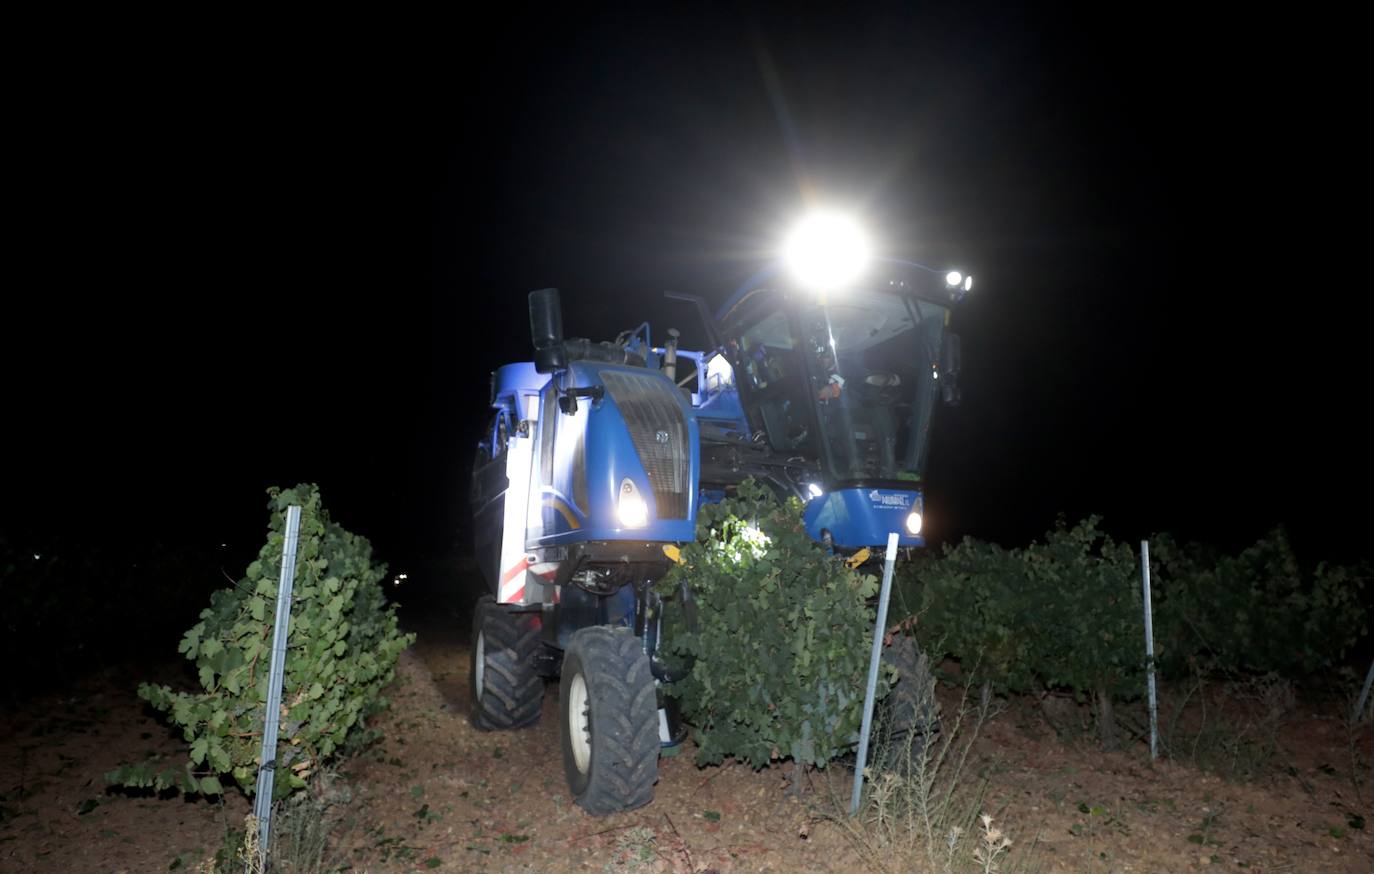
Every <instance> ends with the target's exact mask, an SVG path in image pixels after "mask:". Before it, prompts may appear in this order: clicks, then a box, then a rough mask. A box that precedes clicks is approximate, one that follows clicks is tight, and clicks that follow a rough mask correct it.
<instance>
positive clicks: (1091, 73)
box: [3, 6, 1374, 570]
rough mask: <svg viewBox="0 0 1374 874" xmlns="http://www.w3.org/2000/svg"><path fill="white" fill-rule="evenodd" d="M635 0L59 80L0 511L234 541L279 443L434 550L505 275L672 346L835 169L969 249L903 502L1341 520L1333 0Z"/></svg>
mask: <svg viewBox="0 0 1374 874" xmlns="http://www.w3.org/2000/svg"><path fill="white" fill-rule="evenodd" d="M649 8H650V7H648V6H641V7H637V9H636V11H635V12H634V13H633V14H630V13H626V14H619V15H611V14H607V15H605V16H604V17H596V16H594V15H592V14H591V13H585V12H574V11H571V10H569V9H565V11H563V12H561V13H558V14H556V15H555V14H550V13H544V12H535V11H533V10H528V11H524V12H521V13H518V14H517V13H513V14H512V16H511V18H510V19H509V20H507V21H505V22H499V23H493V24H489V25H484V26H482V27H481V28H479V27H477V26H476V24H475V23H469V24H468V25H467V26H465V27H461V28H455V29H453V30H451V31H449V30H442V29H441V30H437V31H430V32H427V33H426V35H425V39H424V40H423V41H419V40H416V41H414V42H413V43H412V42H410V41H408V40H406V39H403V38H401V37H400V36H398V35H396V34H391V35H390V36H388V37H386V38H385V39H383V38H382V37H381V36H379V35H375V34H372V33H370V32H369V31H368V29H366V28H357V27H356V26H355V27H351V28H348V32H347V34H346V35H343V34H335V33H333V32H332V31H325V30H319V29H312V28H309V27H307V28H303V29H302V30H300V31H299V32H293V33H292V34H291V35H281V36H277V37H261V36H260V35H255V34H244V35H243V39H242V40H228V41H227V43H226V44H225V45H219V44H216V45H214V46H204V45H201V44H199V43H197V42H196V41H194V40H193V41H191V42H190V43H189V44H186V45H184V46H182V47H181V48H178V49H174V50H173V49H168V50H166V51H165V52H164V51H162V50H161V49H159V51H156V52H153V51H148V52H132V51H131V52H122V51H119V50H112V51H111V53H110V63H109V64H107V65H103V66H102V65H96V66H97V67H100V69H95V68H91V69H88V70H86V71H85V72H83V73H81V74H71V76H72V78H71V79H69V80H63V82H62V84H61V85H60V87H59V89H58V92H59V94H60V97H59V98H54V99H53V100H52V102H50V103H45V102H43V101H41V100H40V101H38V102H37V103H36V104H35V109H36V110H37V114H38V116H39V117H40V118H42V119H46V120H48V121H50V122H51V124H49V125H47V126H45V125H44V124H41V123H39V124H35V125H34V126H33V127H32V130H30V132H29V133H28V134H26V135H29V136H32V138H33V142H34V144H35V145H34V152H35V153H39V152H41V153H44V154H43V156H42V157H43V161H42V162H41V164H40V163H37V162H35V163H33V164H31V165H25V166H26V167H28V169H27V170H24V171H22V172H25V173H27V174H28V178H27V179H26V180H25V184H26V185H28V186H32V190H33V192H34V196H33V201H32V203H33V206H32V210H31V212H30V214H29V218H28V220H27V221H26V222H25V224H26V229H25V231H24V234H23V236H22V237H20V238H19V241H20V242H21V244H22V246H21V248H27V249H29V250H30V251H31V252H33V253H35V254H36V255H37V258H36V264H37V266H36V269H32V270H30V269H24V270H20V269H19V267H18V266H17V265H14V267H13V272H12V273H11V276H10V282H9V283H8V292H9V293H8V294H7V295H6V297H7V298H8V299H9V300H8V303H7V309H9V311H10V317H9V318H6V319H5V322H6V324H5V325H4V333H5V335H6V344H5V345H6V352H5V355H6V359H7V364H6V370H7V374H8V378H7V380H6V383H7V387H8V389H9V392H10V398H11V403H10V404H7V405H6V408H7V411H8V417H7V418H8V419H9V421H8V423H7V424H8V427H7V428H6V431H8V432H9V433H11V435H14V437H15V439H13V442H11V443H10V448H9V449H7V450H6V455H7V460H8V463H7V464H6V465H5V467H6V474H5V476H6V480H7V481H8V485H7V487H6V488H5V501H4V518H3V524H4V526H5V531H6V532H7V533H11V534H16V535H23V534H28V533H33V532H51V531H60V532H62V533H63V534H64V535H65V536H68V537H71V538H75V539H81V538H97V539H98V538H130V537H132V538H138V539H144V540H154V539H157V540H163V541H167V542H185V543H197V544H200V543H218V542H231V543H233V544H235V545H236V546H237V547H238V548H240V549H242V548H245V547H246V549H247V550H248V551H249V552H250V553H251V552H252V551H254V550H256V548H257V546H258V545H259V544H260V542H261V536H262V529H263V526H264V525H265V522H266V512H265V497H264V495H263V490H264V489H265V488H266V487H267V486H268V485H271V484H282V485H290V484H293V483H295V482H298V481H314V482H318V483H319V484H320V485H321V487H322V489H323V491H324V498H325V503H326V506H328V507H330V508H331V509H332V512H333V514H334V516H335V518H336V519H338V520H339V521H341V522H343V523H344V524H345V525H346V526H348V527H350V528H352V529H354V530H356V531H358V532H360V533H363V534H366V535H368V536H369V537H371V538H372V539H373V541H374V543H376V545H377V547H378V549H379V550H380V552H381V553H382V555H383V556H384V557H385V558H387V559H388V560H390V561H391V562H392V565H393V568H395V569H397V570H404V569H405V568H406V567H407V566H408V565H414V564H417V563H419V562H422V561H433V560H440V559H445V558H446V557H452V556H454V555H455V554H457V553H461V552H462V551H464V550H466V549H467V548H468V544H469V543H470V540H471V532H470V529H469V528H468V521H467V516H466V499H467V495H466V492H467V478H468V474H469V468H470V463H471V458H472V454H473V452H472V450H473V444H474V443H475V440H476V434H477V431H478V429H479V427H480V425H481V424H482V422H483V420H484V419H485V413H484V411H483V406H484V404H485V401H486V396H487V380H488V375H489V373H490V371H491V370H492V369H494V368H495V367H497V366H499V365H501V364H503V363H507V362H510V361H515V360H521V359H526V358H528V350H529V334H528V320H527V314H526V309H525V307H526V303H525V300H526V299H525V295H526V293H527V292H528V291H530V290H532V289H535V288H541V287H545V286H557V287H559V288H560V289H561V290H562V294H563V304H564V316H565V325H566V328H567V333H568V335H569V336H588V337H591V338H593V339H611V338H613V337H614V336H615V334H616V333H618V332H619V331H620V330H622V329H625V328H630V327H633V326H634V325H637V324H638V323H639V322H641V321H643V320H645V319H648V320H650V321H651V322H652V323H653V326H654V330H655V335H656V336H662V332H663V330H664V329H665V328H666V327H668V326H669V325H670V324H672V325H676V326H677V327H679V328H682V329H683V331H684V334H685V336H686V340H687V341H688V343H689V344H690V343H692V342H699V338H700V333H699V330H698V328H697V323H696V319H695V316H694V315H693V314H692V312H691V311H690V310H689V309H687V308H683V307H681V306H680V305H675V304H666V303H664V302H663V300H662V292H663V290H665V289H674V290H677V291H683V292H691V293H696V294H701V295H704V296H705V297H706V298H707V299H708V300H710V301H711V302H712V303H713V304H719V303H720V302H722V301H724V299H725V298H726V297H727V296H728V295H729V293H730V292H731V291H732V290H733V289H734V288H735V286H736V285H737V284H738V283H739V282H741V281H742V280H743V279H744V278H745V277H747V276H748V275H749V274H750V273H752V272H753V271H754V269H755V268H756V267H757V266H759V264H760V263H761V261H762V260H764V259H766V258H767V257H768V256H769V254H770V252H771V250H772V249H773V247H774V246H775V245H776V244H777V241H778V238H779V236H780V234H781V233H782V232H783V230H784V229H785V227H786V225H787V224H788V221H789V219H790V218H791V217H792V216H795V215H796V214H798V213H799V212H800V211H801V210H802V209H803V208H805V207H806V206H807V205H808V204H829V205H838V206H842V207H848V208H851V209H853V210H854V211H856V212H857V213H859V214H860V215H862V217H863V218H864V221H865V223H866V224H867V226H868V227H869V228H870V229H872V231H873V233H874V235H875V236H876V237H877V239H878V240H879V245H880V248H881V249H882V250H883V251H885V252H887V253H889V254H893V255H903V256H908V257H912V258H914V259H915V260H918V261H922V262H924V263H928V264H931V265H934V266H954V267H960V268H963V269H966V270H968V271H971V272H972V273H973V274H974V275H975V276H976V277H977V279H976V282H977V284H976V287H975V290H974V293H973V294H972V295H971V296H970V297H969V298H968V299H967V300H966V301H965V303H964V304H963V306H962V308H961V309H960V310H959V311H958V312H957V313H956V316H955V325H956V330H957V331H958V332H959V333H960V334H961V335H962V337H963V353H964V376H963V386H964V398H965V402H964V405H963V406H962V407H960V408H957V409H948V408H945V409H941V411H940V413H939V417H940V418H939V419H938V420H937V424H936V432H937V433H936V436H935V438H934V447H933V455H932V461H931V468H930V471H929V480H928V488H927V500H926V506H927V514H928V533H929V534H930V536H931V537H932V539H934V540H937V541H944V540H951V539H957V538H960V537H962V536H964V535H974V536H978V537H982V538H986V539H992V540H998V541H1001V542H1003V543H1006V544H1009V545H1012V544H1020V543H1024V542H1026V541H1027V540H1028V539H1030V538H1031V537H1034V536H1037V535H1039V534H1041V533H1043V532H1044V531H1045V530H1046V529H1047V528H1048V527H1050V526H1051V525H1052V524H1053V522H1054V519H1055V516H1056V514H1057V513H1060V512H1063V513H1066V514H1068V515H1069V516H1070V517H1079V516H1081V515H1084V514H1087V513H1100V514H1103V515H1104V516H1105V520H1106V527H1107V529H1108V530H1109V531H1111V532H1113V533H1114V534H1116V535H1118V536H1120V537H1122V538H1128V539H1135V538H1138V537H1140V536H1142V535H1144V534H1147V533H1149V532H1152V531H1158V530H1168V531H1172V532H1175V533H1176V534H1177V535H1179V536H1180V537H1182V538H1184V539H1193V540H1201V541H1206V542H1210V543H1213V544H1215V545H1218V546H1221V547H1223V548H1228V549H1233V548H1237V547H1239V546H1242V545H1244V544H1246V543H1248V542H1252V541H1253V540H1255V539H1256V538H1258V537H1259V536H1261V535H1262V534H1264V533H1265V532H1266V531H1267V530H1268V529H1269V528H1270V527H1271V526H1273V525H1275V524H1278V523H1286V524H1287V525H1288V527H1289V530H1290V533H1291V534H1292V536H1293V540H1294V543H1295V546H1296V548H1297V549H1298V552H1299V554H1300V556H1301V557H1303V558H1305V559H1307V560H1310V561H1313V562H1315V561H1316V560H1319V559H1322V558H1332V559H1336V560H1350V559H1354V558H1359V557H1370V556H1371V552H1374V551H1372V550H1371V549H1370V548H1369V541H1368V539H1367V537H1366V530H1367V527H1368V524H1369V523H1368V519H1369V513H1368V512H1367V510H1366V509H1364V507H1365V503H1366V501H1367V500H1368V497H1367V496H1368V495H1369V493H1370V491H1371V485H1374V482H1371V475H1370V464H1369V460H1368V455H1369V446H1370V445H1371V443H1374V441H1371V439H1370V429H1369V426H1368V424H1367V422H1366V421H1365V417H1364V415H1363V414H1364V413H1365V411H1366V410H1367V409H1368V407H1369V399H1370V391H1369V388H1368V383H1369V379H1370V376H1371V366H1370V364H1369V359H1368V355H1367V344H1366V343H1365V342H1364V341H1365V335H1366V332H1367V330H1368V329H1367V327H1366V325H1367V322H1366V321H1365V320H1364V317H1363V314H1364V311H1365V309H1366V307H1365V305H1364V297H1365V296H1366V293H1367V292H1366V286H1367V281H1366V280H1364V279H1363V278H1361V277H1359V276H1357V275H1356V274H1355V271H1354V265H1353V262H1354V261H1355V258H1356V255H1357V253H1360V252H1362V251H1363V243H1364V241H1363V240H1362V239H1361V240H1359V241H1358V242H1357V241H1356V236H1357V234H1359V235H1360V236H1361V237H1362V236H1363V232H1364V231H1365V229H1366V228H1367V225H1368V221H1367V218H1366V217H1365V215H1364V212H1365V210H1366V205H1367V202H1368V197H1367V189H1368V184H1367V176H1368V173H1367V171H1366V170H1365V169H1363V165H1364V164H1365V163H1366V162H1365V161H1363V160H1361V161H1358V162H1357V161H1356V160H1355V156H1356V154H1357V153H1358V152H1360V151H1367V149H1362V148H1361V147H1362V146H1364V145H1365V144H1366V143H1367V136H1366V135H1357V134H1355V133H1354V124H1355V119H1356V118H1357V117H1358V115H1359V114H1360V112H1359V110H1358V107H1360V106H1362V105H1363V104H1364V103H1365V102H1367V101H1366V100H1365V99H1361V98H1359V97H1357V95H1356V94H1355V93H1354V92H1355V86H1354V84H1353V83H1354V82H1355V81H1356V78H1355V72H1354V71H1355V60H1354V58H1355V57H1356V55H1355V54H1353V52H1352V51H1351V49H1350V48H1349V47H1347V46H1345V45H1343V37H1341V36H1340V31H1341V23H1340V22H1338V21H1331V22H1320V21H1313V20H1292V19H1286V20H1279V19H1274V20H1255V19H1253V18H1251V17H1248V16H1247V18H1246V19H1245V20H1224V19H1221V18H1218V19H1216V20H1199V19H1197V18H1196V17H1184V16H1175V15H1169V14H1167V13H1166V12H1165V11H1164V10H1162V9H1158V8H1155V7H1140V8H1138V9H1137V10H1134V11H1132V12H1131V14H1132V15H1135V16H1139V17H1138V18H1136V19H1135V20H1130V19H1123V18H1121V17H1120V16H1121V13H1120V12H1113V13H1111V14H1110V15H1107V14H1106V13H1101V12H1086V11H1077V12H1070V11H1059V12H1050V13H1046V12H1044V11H1039V10H1037V11H1034V12H1031V11H1016V10H1014V9H996V10H993V9H987V10H983V11H964V12H959V13H957V14H955V13H949V14H920V15H917V14H916V13H913V12H910V11H907V10H905V9H903V8H902V7H882V8H879V7H873V10H874V11H863V10H862V9H860V8H858V7H857V6H856V7H855V8H854V9H852V10H846V11H845V12H844V14H843V16H841V17H832V18H830V19H827V20H820V19H810V18H806V17H803V16H801V15H799V14H797V13H796V12H791V13H788V14H787V15H783V16H778V15H771V14H765V13H762V12H759V13H748V12H740V11H731V12H726V11H723V10H722V11H718V12H711V13H701V12H695V13H692V14H690V15H688V14H684V15H681V16H671V17H669V16H665V15H662V14H657V13H655V14H651V13H650V12H649V11H648V10H649ZM40 167H41V169H37V168H40ZM1357 167H1358V168H1359V169H1358V170H1357ZM12 172H15V173H19V172H21V171H20V170H14V171H12Z"/></svg>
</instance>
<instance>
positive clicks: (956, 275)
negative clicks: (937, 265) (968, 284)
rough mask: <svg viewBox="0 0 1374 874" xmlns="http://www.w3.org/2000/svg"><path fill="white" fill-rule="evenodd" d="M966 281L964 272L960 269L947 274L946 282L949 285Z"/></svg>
mask: <svg viewBox="0 0 1374 874" xmlns="http://www.w3.org/2000/svg"><path fill="white" fill-rule="evenodd" d="M963 281H964V274H962V273H960V272H959V271H958V270H951V271H949V272H948V273H946V274H945V282H946V283H947V284H949V285H958V284H959V283H961V282H963Z"/></svg>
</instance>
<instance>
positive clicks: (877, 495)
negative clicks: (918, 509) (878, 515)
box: [868, 489, 911, 510]
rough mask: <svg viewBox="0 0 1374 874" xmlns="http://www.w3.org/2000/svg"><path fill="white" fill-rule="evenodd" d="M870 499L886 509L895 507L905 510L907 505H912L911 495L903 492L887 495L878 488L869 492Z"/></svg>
mask: <svg viewBox="0 0 1374 874" xmlns="http://www.w3.org/2000/svg"><path fill="white" fill-rule="evenodd" d="M868 499H869V500H870V501H872V502H873V503H875V504H877V505H878V506H879V507H882V508H884V509H886V508H889V507H890V508H893V509H900V510H905V509H906V508H907V507H909V506H911V495H907V494H902V493H901V492H898V493H897V494H895V495H885V494H883V493H882V492H880V491H878V490H877V489H874V490H873V491H871V492H869V493H868Z"/></svg>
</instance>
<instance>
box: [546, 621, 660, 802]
mask: <svg viewBox="0 0 1374 874" xmlns="http://www.w3.org/2000/svg"><path fill="white" fill-rule="evenodd" d="M558 697H559V713H560V715H561V717H562V718H561V719H560V722H561V723H562V729H561V734H562V741H563V770H564V772H565V774H566V775H567V778H568V789H569V790H570V791H571V793H572V796H573V800H574V801H576V802H577V803H578V804H579V805H581V806H582V809H583V810H586V811H587V812H588V813H590V814H593V815H596V816H605V815H606V814H610V813H618V812H620V811H624V810H634V809H635V808H636V807H642V806H644V805H645V804H648V803H649V802H650V801H652V800H653V797H654V784H655V783H656V782H658V750H659V737H658V702H657V697H656V690H655V688H654V677H653V673H652V672H651V671H650V669H649V657H648V656H647V655H645V654H644V648H643V644H642V642H641V641H640V640H639V638H637V637H635V636H634V633H633V632H631V631H630V629H628V628H610V627H607V626H597V627H594V628H584V629H582V630H580V631H577V632H575V633H574V634H573V636H572V639H571V640H570V641H569V642H568V649H567V652H566V653H565V654H564V656H563V679H562V683H561V688H560V692H559V696H558Z"/></svg>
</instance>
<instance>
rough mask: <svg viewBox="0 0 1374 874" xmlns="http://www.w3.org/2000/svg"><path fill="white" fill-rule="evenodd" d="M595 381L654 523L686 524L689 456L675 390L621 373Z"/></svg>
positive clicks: (652, 378) (657, 380) (656, 379)
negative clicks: (623, 430) (642, 479)
mask: <svg viewBox="0 0 1374 874" xmlns="http://www.w3.org/2000/svg"><path fill="white" fill-rule="evenodd" d="M601 381H602V383H604V384H605V386H606V391H607V392H608V393H609V394H610V396H611V400H613V401H615V405H616V407H617V408H619V410H620V415H621V416H622V417H624V419H625V425H626V427H628V428H629V430H630V441H631V442H632V443H634V446H635V451H636V452H638V453H639V460H640V462H641V463H642V464H643V465H644V470H645V471H647V472H648V474H649V483H650V485H652V486H653V489H654V501H655V502H656V504H657V506H658V518H660V519H686V518H687V498H688V489H689V483H688V479H689V476H690V471H689V470H688V467H689V465H690V464H691V461H692V454H691V448H690V447H689V446H688V445H687V419H686V417H684V416H683V414H682V406H681V405H680V404H679V403H678V399H677V396H676V394H675V392H676V391H677V389H676V388H674V386H673V384H672V383H671V382H669V381H668V380H667V379H664V378H663V377H661V376H658V375H654V374H650V373H630V372H626V371H623V370H603V371H602V372H601ZM660 435H662V436H660Z"/></svg>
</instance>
